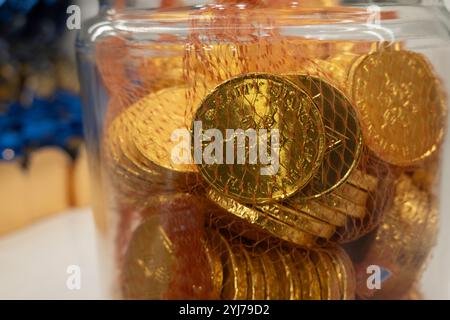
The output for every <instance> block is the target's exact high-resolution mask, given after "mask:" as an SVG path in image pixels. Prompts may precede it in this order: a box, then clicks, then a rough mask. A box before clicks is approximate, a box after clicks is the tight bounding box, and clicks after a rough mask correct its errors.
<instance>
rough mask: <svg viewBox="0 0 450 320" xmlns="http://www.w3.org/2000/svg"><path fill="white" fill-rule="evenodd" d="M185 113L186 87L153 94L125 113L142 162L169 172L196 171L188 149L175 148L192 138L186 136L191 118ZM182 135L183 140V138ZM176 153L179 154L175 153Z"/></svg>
mask: <svg viewBox="0 0 450 320" xmlns="http://www.w3.org/2000/svg"><path fill="white" fill-rule="evenodd" d="M186 110H187V102H186V89H185V88H184V87H174V88H168V89H163V90H161V91H158V92H156V93H151V94H149V95H147V96H146V97H144V98H142V99H140V100H139V101H138V102H136V103H135V104H133V105H132V106H130V107H129V108H128V109H127V110H126V112H125V113H124V118H125V119H126V120H127V121H128V123H129V127H131V128H133V129H134V130H132V131H131V132H130V133H131V139H132V141H133V142H134V146H135V148H136V150H138V151H139V152H140V154H141V155H142V157H143V159H146V160H148V161H149V162H151V163H153V164H155V165H157V166H160V167H163V168H165V169H168V170H173V171H178V172H196V171H197V167H196V166H195V165H193V161H192V159H191V153H190V150H189V148H187V149H184V150H183V149H182V148H181V149H180V150H178V149H177V148H176V147H177V145H179V142H180V141H179V140H180V138H186V140H187V139H188V138H190V137H189V136H186V135H188V134H189V131H188V128H186V123H188V122H190V121H189V120H190V119H189V118H191V117H192V115H189V114H186ZM183 132H184V133H185V136H184V137H183V136H181V135H182V133H183ZM174 135H175V136H176V137H175V136H174ZM178 135H180V136H178ZM187 141H189V140H187ZM177 150H178V151H179V152H175V151H177Z"/></svg>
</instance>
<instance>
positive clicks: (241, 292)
mask: <svg viewBox="0 0 450 320" xmlns="http://www.w3.org/2000/svg"><path fill="white" fill-rule="evenodd" d="M211 235H212V238H211V241H212V242H214V243H220V246H221V248H222V255H221V259H222V265H223V287H222V293H221V298H222V299H225V300H246V299H247V297H248V290H249V289H250V288H249V287H248V278H247V277H248V273H247V261H246V257H245V255H244V253H243V252H242V249H241V247H240V245H239V244H236V243H232V242H231V241H229V240H228V239H226V238H225V237H224V236H223V235H221V234H220V233H219V232H214V231H213V232H211Z"/></svg>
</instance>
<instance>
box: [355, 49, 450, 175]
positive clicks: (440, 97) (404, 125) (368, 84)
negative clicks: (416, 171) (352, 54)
mask: <svg viewBox="0 0 450 320" xmlns="http://www.w3.org/2000/svg"><path fill="white" fill-rule="evenodd" d="M351 74H352V76H351V77H352V79H351V81H352V95H353V99H354V101H355V106H356V108H357V110H358V111H359V114H360V121H361V125H362V128H363V135H364V140H365V143H366V144H367V145H368V147H369V148H370V149H371V150H372V151H373V152H374V153H375V154H376V155H377V156H378V157H379V158H381V159H382V160H384V161H386V162H389V163H391V164H394V165H399V166H409V165H414V164H416V163H417V162H419V161H421V160H423V159H425V158H426V157H428V156H430V155H431V154H432V153H434V152H435V151H436V150H437V148H438V146H439V145H440V144H441V142H442V139H443V136H444V131H445V123H446V119H447V111H446V106H445V98H444V94H443V91H442V88H441V86H440V84H439V82H438V80H437V79H436V77H435V75H434V74H433V71H432V69H431V66H430V64H429V63H428V61H427V60H426V59H425V58H424V56H423V55H421V54H418V53H415V52H410V51H405V50H399V51H395V50H390V49H386V50H383V51H378V52H375V53H372V54H369V55H367V56H365V58H363V59H362V60H361V61H360V62H359V63H358V64H357V65H355V66H354V67H353V70H352V72H351Z"/></svg>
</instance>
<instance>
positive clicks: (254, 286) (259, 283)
mask: <svg viewBox="0 0 450 320" xmlns="http://www.w3.org/2000/svg"><path fill="white" fill-rule="evenodd" d="M242 246H243V245H242ZM241 251H242V252H243V254H244V256H245V259H246V261H247V279H248V288H249V290H248V297H247V298H248V299H249V300H264V299H266V279H265V277H264V268H263V264H262V261H261V259H259V257H258V254H259V252H254V251H253V250H247V249H246V248H244V247H242V249H241Z"/></svg>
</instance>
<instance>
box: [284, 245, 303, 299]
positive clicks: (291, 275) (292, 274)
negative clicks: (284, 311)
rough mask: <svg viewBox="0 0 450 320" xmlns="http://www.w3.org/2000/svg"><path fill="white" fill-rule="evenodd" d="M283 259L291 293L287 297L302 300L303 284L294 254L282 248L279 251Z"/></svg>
mask: <svg viewBox="0 0 450 320" xmlns="http://www.w3.org/2000/svg"><path fill="white" fill-rule="evenodd" d="M279 254H280V257H281V261H282V263H283V265H284V270H285V273H286V278H287V280H288V282H289V286H288V289H289V294H288V295H287V297H288V298H287V299H289V300H301V299H302V284H301V281H300V277H299V273H298V271H297V269H296V267H295V264H294V261H293V260H292V256H291V255H290V254H289V253H288V252H287V251H286V252H284V251H282V250H280V252H279Z"/></svg>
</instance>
